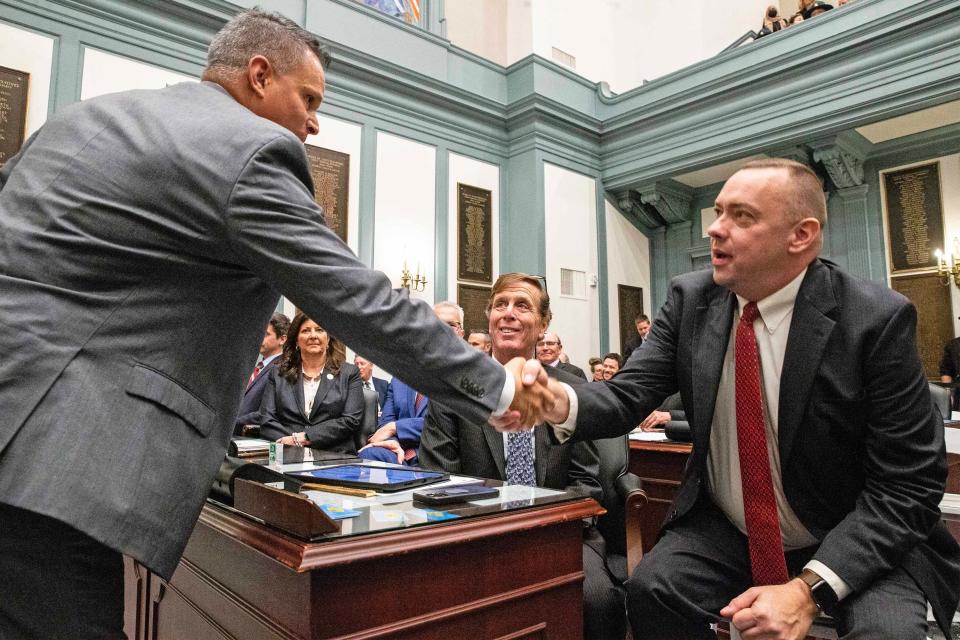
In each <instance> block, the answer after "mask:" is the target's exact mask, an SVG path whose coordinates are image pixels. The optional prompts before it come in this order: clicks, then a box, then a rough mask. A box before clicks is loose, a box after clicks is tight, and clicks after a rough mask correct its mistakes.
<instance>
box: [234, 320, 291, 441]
mask: <svg viewBox="0 0 960 640" xmlns="http://www.w3.org/2000/svg"><path fill="white" fill-rule="evenodd" d="M289 328H290V318H288V317H287V316H285V315H283V314H282V313H275V314H273V316H272V317H271V318H270V322H269V323H268V324H267V329H266V331H264V333H263V342H261V343H260V361H259V362H257V366H256V367H254V369H253V375H251V376H250V382H249V383H248V384H247V388H246V389H245V390H244V392H243V399H242V400H241V401H240V410H239V413H238V414H237V424H236V426H235V427H234V433H236V434H237V435H243V427H245V426H246V425H258V424H260V422H261V419H260V403H261V402H262V401H263V390H264V389H266V388H267V380H269V379H270V373H271V372H272V371H273V370H274V369H276V368H277V363H278V362H279V361H280V354H282V353H283V343H284V342H286V341H287V330H288V329H289Z"/></svg>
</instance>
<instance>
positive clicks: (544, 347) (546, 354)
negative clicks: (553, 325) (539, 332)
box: [537, 331, 587, 380]
mask: <svg viewBox="0 0 960 640" xmlns="http://www.w3.org/2000/svg"><path fill="white" fill-rule="evenodd" d="M562 357H565V356H563V342H562V341H561V340H560V336H558V335H557V334H555V333H552V332H550V331H548V332H546V333H544V334H543V337H542V338H540V339H539V340H538V341H537V360H539V361H540V364H542V365H543V366H545V367H556V368H557V369H563V370H564V371H566V372H567V373H572V374H573V375H575V376H579V377H580V378H582V379H583V380H586V379H587V374H585V373H584V372H583V369H581V368H580V367H578V366H577V365H575V364H570V363H569V362H564V361H563V360H562Z"/></svg>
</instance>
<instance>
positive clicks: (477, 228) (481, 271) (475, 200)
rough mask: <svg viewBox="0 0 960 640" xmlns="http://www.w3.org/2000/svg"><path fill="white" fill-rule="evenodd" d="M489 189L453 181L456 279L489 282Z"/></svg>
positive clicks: (490, 258)
mask: <svg viewBox="0 0 960 640" xmlns="http://www.w3.org/2000/svg"><path fill="white" fill-rule="evenodd" d="M491 195H492V194H491V192H490V190H489V189H481V188H479V187H471V186H470V185H466V184H460V183H459V182H458V183H457V238H458V242H457V248H458V251H457V279H458V280H473V281H475V282H487V283H490V282H492V281H493V243H492V240H491V238H492V232H491V226H492V222H493V216H492V213H491V212H492V209H491V203H490V199H491Z"/></svg>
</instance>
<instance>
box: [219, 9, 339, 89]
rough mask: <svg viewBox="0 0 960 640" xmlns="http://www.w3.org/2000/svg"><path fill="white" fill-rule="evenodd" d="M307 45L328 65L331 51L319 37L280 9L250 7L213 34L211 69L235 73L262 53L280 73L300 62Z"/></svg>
mask: <svg viewBox="0 0 960 640" xmlns="http://www.w3.org/2000/svg"><path fill="white" fill-rule="evenodd" d="M305 48H306V49H307V50H308V51H310V52H311V53H313V54H314V55H315V56H317V58H318V59H319V60H320V64H321V65H322V66H323V68H324V69H326V68H327V66H328V65H329V64H330V54H329V53H327V51H326V50H325V49H324V48H323V45H322V44H321V42H320V39H319V38H317V37H316V36H315V35H313V34H312V33H310V32H309V31H307V30H306V29H304V28H303V27H301V26H300V25H298V24H297V23H296V22H294V21H293V20H290V19H289V18H287V17H284V16H282V15H280V14H279V13H275V12H268V11H262V10H261V9H259V8H255V9H250V10H248V11H244V12H242V13H239V14H237V15H236V16H234V17H233V18H232V19H231V20H230V21H229V22H227V24H225V25H224V26H223V28H222V29H220V31H218V32H217V34H216V35H214V36H213V40H212V41H211V42H210V48H209V49H207V71H208V72H212V73H215V74H223V75H234V74H236V73H238V72H241V71H243V70H244V69H246V68H247V63H248V62H249V61H250V58H252V57H254V56H257V55H262V56H264V57H265V58H267V60H269V61H270V63H271V64H272V65H273V66H274V68H276V70H277V73H286V72H288V71H290V70H291V69H293V68H295V67H296V66H297V65H299V64H300V62H301V61H302V60H303V56H304V53H305V52H304V49H305Z"/></svg>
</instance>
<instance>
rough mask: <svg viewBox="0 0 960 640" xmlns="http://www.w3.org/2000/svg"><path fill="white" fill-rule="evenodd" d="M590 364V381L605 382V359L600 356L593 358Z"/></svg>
mask: <svg viewBox="0 0 960 640" xmlns="http://www.w3.org/2000/svg"><path fill="white" fill-rule="evenodd" d="M588 364H589V365H590V379H591V380H593V381H594V382H600V381H601V380H603V359H602V358H600V357H598V356H591V357H590V360H589V362H588Z"/></svg>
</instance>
